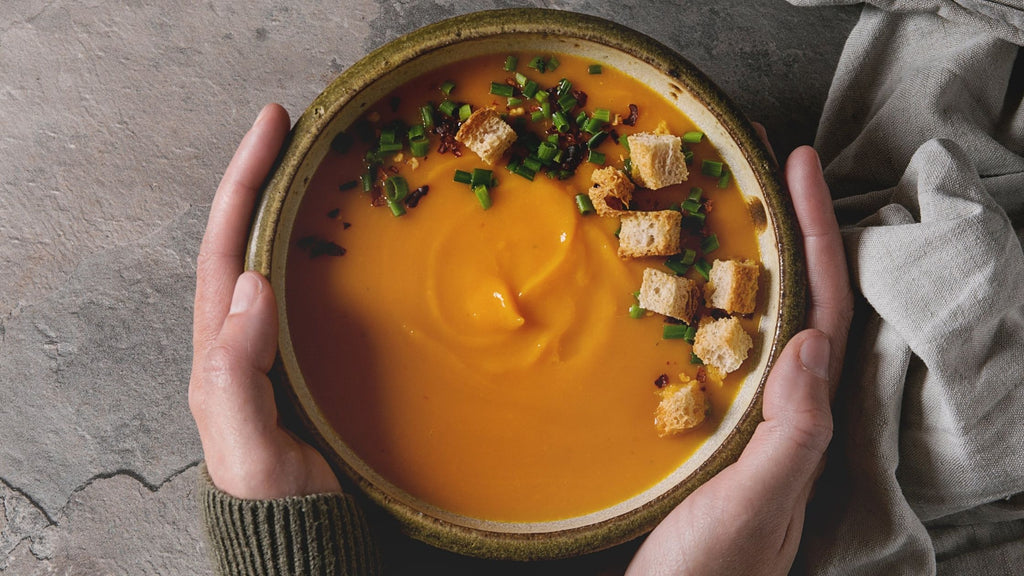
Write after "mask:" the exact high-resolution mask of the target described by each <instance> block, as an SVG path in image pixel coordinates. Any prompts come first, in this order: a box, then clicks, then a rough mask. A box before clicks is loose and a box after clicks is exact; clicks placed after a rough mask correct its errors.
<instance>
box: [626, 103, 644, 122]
mask: <svg viewBox="0 0 1024 576" xmlns="http://www.w3.org/2000/svg"><path fill="white" fill-rule="evenodd" d="M639 117H640V109H639V108H637V107H636V104H630V105H629V117H628V118H624V119H623V120H622V123H623V124H625V125H626V126H636V121H637V119H638V118H639Z"/></svg>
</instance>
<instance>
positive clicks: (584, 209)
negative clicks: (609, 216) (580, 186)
mask: <svg viewBox="0 0 1024 576" xmlns="http://www.w3.org/2000/svg"><path fill="white" fill-rule="evenodd" d="M576 209H577V210H579V211H580V214H583V215H584V216H586V215H587V214H593V213H594V212H595V210H594V203H593V202H591V201H590V196H587V195H586V194H577V195H576Z"/></svg>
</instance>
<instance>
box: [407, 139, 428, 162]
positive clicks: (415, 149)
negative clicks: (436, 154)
mask: <svg viewBox="0 0 1024 576" xmlns="http://www.w3.org/2000/svg"><path fill="white" fill-rule="evenodd" d="M409 150H410V151H412V155H413V157H415V158H423V157H424V156H426V155H427V152H429V151H430V141H429V140H427V139H426V138H424V139H422V140H413V141H411V142H409Z"/></svg>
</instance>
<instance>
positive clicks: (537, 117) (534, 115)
mask: <svg viewBox="0 0 1024 576" xmlns="http://www.w3.org/2000/svg"><path fill="white" fill-rule="evenodd" d="M543 119H544V111H543V110H534V111H533V112H531V113H530V120H533V121H534V122H540V121H541V120H543Z"/></svg>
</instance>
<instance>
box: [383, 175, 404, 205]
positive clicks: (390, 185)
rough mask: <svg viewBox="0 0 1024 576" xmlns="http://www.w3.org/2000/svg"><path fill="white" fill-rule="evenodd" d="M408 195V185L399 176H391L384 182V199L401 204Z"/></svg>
mask: <svg viewBox="0 0 1024 576" xmlns="http://www.w3.org/2000/svg"><path fill="white" fill-rule="evenodd" d="M408 195H409V183H408V182H406V181H405V178H402V177H401V176H392V177H391V178H388V179H387V180H385V181H384V198H386V199H388V200H391V201H393V202H401V201H402V200H405V197H406V196H408Z"/></svg>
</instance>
